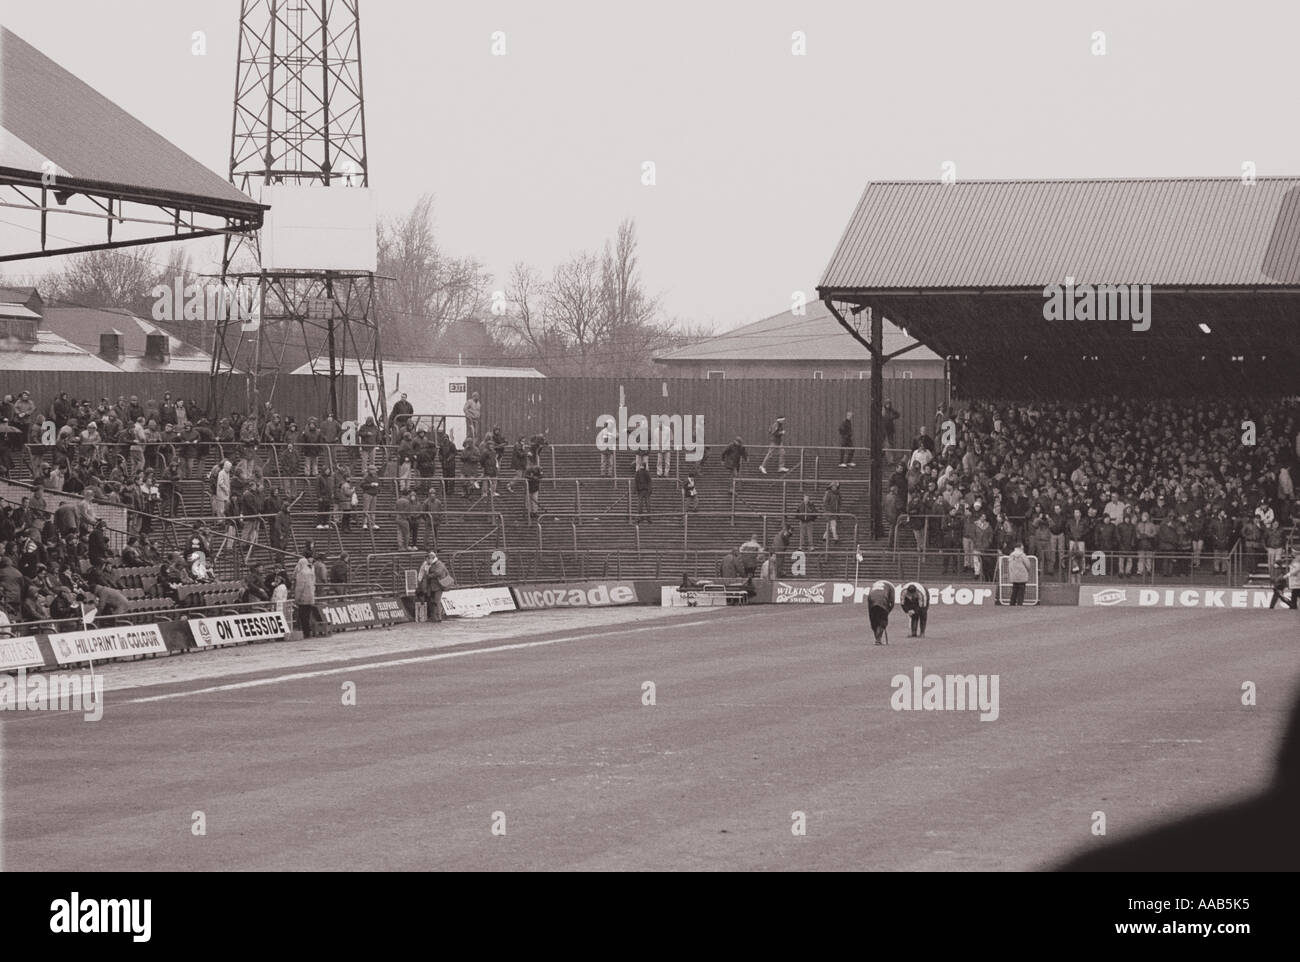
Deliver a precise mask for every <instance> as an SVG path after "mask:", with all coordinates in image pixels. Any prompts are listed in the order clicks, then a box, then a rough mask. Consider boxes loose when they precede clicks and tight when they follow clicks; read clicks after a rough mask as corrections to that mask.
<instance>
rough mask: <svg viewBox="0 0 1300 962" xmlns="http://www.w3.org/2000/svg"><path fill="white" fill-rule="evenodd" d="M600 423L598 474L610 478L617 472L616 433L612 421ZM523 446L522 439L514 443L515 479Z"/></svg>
mask: <svg viewBox="0 0 1300 962" xmlns="http://www.w3.org/2000/svg"><path fill="white" fill-rule="evenodd" d="M601 424H602V427H601V429H600V431H598V432H597V434H596V450H597V451H598V452H599V453H600V476H601V477H602V478H612V477H614V476H615V474H616V473H617V467H616V461H615V458H614V455H615V454H616V451H615V448H616V447H617V445H618V435H617V434H616V433H615V431H614V424H613V422H612V421H609V420H605V421H602V422H601ZM523 448H524V439H523V438H520V439H519V441H518V443H516V444H515V460H514V464H515V472H516V473H515V480H518V479H519V477H520V472H521V471H522V470H523V469H522V467H521V465H522V464H523V457H522V455H523ZM514 489H515V482H514V481H511V482H510V485H509V490H511V491H513V490H514Z"/></svg>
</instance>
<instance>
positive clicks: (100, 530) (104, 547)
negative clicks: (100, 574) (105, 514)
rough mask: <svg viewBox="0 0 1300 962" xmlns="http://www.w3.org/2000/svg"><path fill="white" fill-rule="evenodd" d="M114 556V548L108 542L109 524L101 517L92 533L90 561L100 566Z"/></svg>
mask: <svg viewBox="0 0 1300 962" xmlns="http://www.w3.org/2000/svg"><path fill="white" fill-rule="evenodd" d="M112 556H113V549H112V548H110V547H109V544H108V525H107V523H106V522H105V521H104V519H103V518H100V519H99V520H98V521H96V522H95V528H94V530H93V531H91V533H90V563H91V564H92V565H95V566H96V567H98V566H99V565H102V564H103V563H104V562H105V561H107V560H108V559H109V558H111V557H112Z"/></svg>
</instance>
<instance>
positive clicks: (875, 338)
mask: <svg viewBox="0 0 1300 962" xmlns="http://www.w3.org/2000/svg"><path fill="white" fill-rule="evenodd" d="M822 301H823V303H825V305H826V307H827V309H828V310H830V312H831V314H833V315H834V317H835V320H836V321H838V322H839V325H840V327H842V328H844V330H845V331H847V332H848V333H849V334H850V336H852V338H853V339H854V340H855V341H857V342H858V343H859V344H861V345H862V346H863V347H865V348H866V349H867V351H868V352H870V354H871V420H870V424H871V439H870V445H871V481H870V489H869V500H870V502H871V506H870V512H871V521H870V524H869V529H870V531H871V537H873V538H879V537H881V536H882V535H883V534H884V530H885V525H884V501H883V498H884V494H883V492H882V490H881V485H882V475H883V474H884V472H885V437H884V431H883V429H882V428H881V425H880V420H881V412H882V410H883V409H884V406H885V361H886V360H887V358H886V357H885V353H884V350H883V348H882V347H881V346H880V345H883V344H884V336H885V335H884V317H883V315H882V314H881V312H880V311H876V310H873V311H871V340H869V341H868V340H867V339H866V338H864V337H863V336H862V332H861V331H859V330H858V327H857V325H856V324H854V323H853V322H851V321H849V320H848V319H846V318H845V317H844V315H843V314H841V313H840V312H839V310H838V309H837V308H836V307H835V305H834V304H832V303H831V299H830V298H829V297H824V298H822ZM864 306H865V305H859V306H858V308H857V310H856V311H855V312H854V313H855V314H861V312H862V309H863V307H864Z"/></svg>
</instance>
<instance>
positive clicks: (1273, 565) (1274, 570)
mask: <svg viewBox="0 0 1300 962" xmlns="http://www.w3.org/2000/svg"><path fill="white" fill-rule="evenodd" d="M1285 547H1286V532H1284V531H1283V530H1282V526H1281V525H1280V524H1278V523H1277V521H1276V520H1275V521H1274V522H1273V523H1272V524H1270V525H1269V526H1268V527H1267V528H1266V529H1265V531H1264V551H1265V553H1266V554H1267V556H1268V574H1269V580H1270V581H1272V580H1273V579H1275V578H1276V577H1277V576H1278V573H1279V571H1280V570H1281V563H1282V551H1283V549H1284V548H1285Z"/></svg>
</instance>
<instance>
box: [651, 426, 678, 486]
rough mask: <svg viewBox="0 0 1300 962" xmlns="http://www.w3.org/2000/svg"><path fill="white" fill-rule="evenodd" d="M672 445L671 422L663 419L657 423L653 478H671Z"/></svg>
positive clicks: (673, 440) (673, 441)
mask: <svg viewBox="0 0 1300 962" xmlns="http://www.w3.org/2000/svg"><path fill="white" fill-rule="evenodd" d="M674 444H675V439H674V437H673V424H672V421H670V420H669V419H668V418H663V419H662V420H660V422H659V437H657V438H656V439H655V477H659V478H668V477H672V473H673V450H674Z"/></svg>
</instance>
